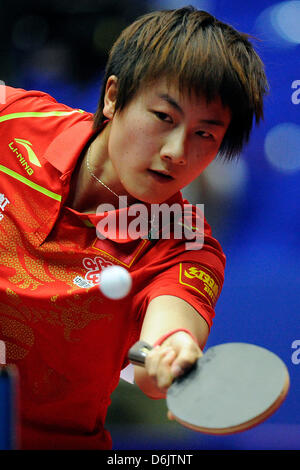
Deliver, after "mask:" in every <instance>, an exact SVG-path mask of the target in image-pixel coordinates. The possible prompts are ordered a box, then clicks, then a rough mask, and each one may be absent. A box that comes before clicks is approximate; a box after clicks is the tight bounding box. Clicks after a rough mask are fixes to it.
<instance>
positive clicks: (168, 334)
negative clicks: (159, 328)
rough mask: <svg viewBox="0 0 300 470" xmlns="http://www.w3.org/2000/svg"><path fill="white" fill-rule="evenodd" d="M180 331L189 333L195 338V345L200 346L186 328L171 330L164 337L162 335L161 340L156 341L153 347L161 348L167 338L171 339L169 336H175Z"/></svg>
mask: <svg viewBox="0 0 300 470" xmlns="http://www.w3.org/2000/svg"><path fill="white" fill-rule="evenodd" d="M178 331H183V332H184V333H188V334H189V335H190V336H191V337H192V338H193V340H194V341H195V343H197V344H198V341H197V339H196V338H195V336H194V335H193V334H192V333H191V332H190V331H189V330H186V329H185V328H177V329H176V330H171V331H169V332H168V333H165V334H164V335H162V336H161V337H160V338H158V340H156V341H155V343H154V344H153V347H154V348H155V346H160V345H161V344H162V343H163V342H164V341H165V340H166V339H167V338H169V336H172V335H174V334H175V333H177V332H178Z"/></svg>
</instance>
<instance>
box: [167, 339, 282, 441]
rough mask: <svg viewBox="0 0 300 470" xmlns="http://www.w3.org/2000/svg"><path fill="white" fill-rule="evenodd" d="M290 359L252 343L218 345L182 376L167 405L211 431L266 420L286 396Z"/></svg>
mask: <svg viewBox="0 0 300 470" xmlns="http://www.w3.org/2000/svg"><path fill="white" fill-rule="evenodd" d="M288 388H289V374H288V370H287V367H286V366H285V364H284V362H283V361H282V360H281V359H280V358H279V357H278V356H277V355H275V354H274V353H272V352H270V351H268V350H267V349H265V348H262V347H260V346H256V345H253V344H248V343H225V344H221V345H218V346H213V347H211V348H210V349H208V350H207V352H206V353H205V354H204V355H203V356H202V357H201V358H200V359H198V361H197V362H196V364H195V366H194V367H193V368H192V370H191V371H190V372H189V373H188V374H186V375H184V376H183V377H181V378H179V379H176V380H175V381H174V382H173V384H172V385H171V387H170V388H169V390H168V393H167V407H168V409H169V410H170V411H171V413H172V414H173V416H174V418H175V419H176V420H177V421H178V422H180V423H181V424H182V425H184V426H186V427H188V428H191V429H194V430H196V431H200V432H203V433H207V434H232V433H235V432H240V431H243V430H246V429H250V428H251V427H253V426H255V425H257V424H259V423H261V422H262V421H264V420H265V419H267V418H268V417H269V416H270V415H271V414H273V413H274V412H275V411H276V410H277V408H278V407H279V406H280V405H281V403H282V402H283V400H284V399H285V397H286V394H287V392H288Z"/></svg>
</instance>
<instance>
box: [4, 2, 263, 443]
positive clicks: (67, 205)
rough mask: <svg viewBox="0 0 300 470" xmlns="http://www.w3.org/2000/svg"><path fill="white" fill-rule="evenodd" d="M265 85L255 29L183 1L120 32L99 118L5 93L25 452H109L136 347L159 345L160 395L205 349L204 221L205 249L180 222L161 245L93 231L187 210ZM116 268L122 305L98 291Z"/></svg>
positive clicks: (214, 253) (8, 265) (241, 133)
mask: <svg viewBox="0 0 300 470" xmlns="http://www.w3.org/2000/svg"><path fill="white" fill-rule="evenodd" d="M266 90H267V81H266V77H265V73H264V67H263V64H262V62H261V60H260V58H259V57H258V55H257V53H256V52H255V51H254V48H253V47H252V45H251V43H250V42H249V38H248V36H247V35H245V34H242V33H239V32H237V31H235V30H234V29H233V28H232V27H230V26H228V25H226V24H224V23H222V22H220V21H218V20H217V19H215V18H214V17H213V16H211V15H210V14H208V13H206V12H203V11H198V10H196V9H194V8H192V7H187V8H182V9H178V10H169V11H158V12H152V13H149V14H147V15H146V16H143V17H142V18H139V19H138V20H137V21H135V22H134V23H133V24H132V25H130V26H129V27H128V28H127V29H125V30H124V31H123V33H122V34H121V36H120V37H119V39H118V40H117V41H116V43H115V44H114V46H113V48H112V50H111V53H110V56H109V60H108V64H107V68H106V75H105V77H104V80H103V89H102V94H101V98H100V101H99V107H98V109H97V112H96V113H95V115H91V114H89V113H87V112H84V111H82V110H78V109H75V110H74V109H71V108H69V107H68V106H65V105H63V104H61V103H58V102H56V101H55V99H54V98H52V97H50V96H49V95H47V94H45V93H43V92H38V91H25V90H22V89H13V88H10V87H7V88H6V90H5V92H6V100H5V103H3V104H2V105H1V117H0V132H1V140H0V142H1V154H0V160H1V162H0V171H1V194H0V196H1V201H0V206H1V211H0V216H1V223H0V244H1V245H0V246H1V251H0V273H1V278H0V279H1V284H0V286H1V290H0V306H1V308H0V339H1V340H2V341H4V342H5V344H6V351H7V362H8V363H14V364H16V365H17V367H18V370H19V375H20V406H21V429H20V431H21V434H20V435H21V440H20V447H21V448H22V449H109V448H111V446H112V441H111V437H110V435H109V433H108V432H107V431H106V430H105V417H106V412H107V408H108V406H109V403H110V396H111V393H112V391H113V390H114V389H115V387H116V386H117V384H118V380H119V376H120V371H121V370H122V368H124V367H125V366H126V365H127V364H128V361H127V353H128V350H129V348H130V346H131V345H132V344H133V343H134V342H135V341H136V340H138V339H139V338H142V339H143V340H145V341H147V342H149V343H151V344H155V343H156V344H157V345H158V346H157V347H156V348H154V350H153V351H152V352H151V353H150V354H149V356H148V358H147V364H146V368H145V369H142V368H138V367H137V368H136V374H135V380H136V383H137V384H138V386H139V387H140V388H141V389H142V390H143V391H144V392H145V393H146V394H147V395H148V396H150V397H153V398H161V397H164V396H165V392H166V389H167V387H168V386H169V385H170V383H171V381H172V379H173V378H174V377H176V376H178V375H180V374H181V373H182V372H183V371H184V370H185V369H186V368H188V367H190V366H191V365H192V364H193V362H194V361H195V360H196V359H197V357H199V356H200V355H201V354H202V353H201V350H202V348H203V347H204V345H205V342H206V340H207V336H208V334H209V330H210V328H211V325H212V320H213V317H214V307H215V303H216V301H217V299H218V297H219V295H220V291H221V288H222V284H223V277H224V265H225V256H224V254H223V252H222V249H221V247H220V245H219V243H218V242H217V241H216V240H215V239H214V238H213V236H212V233H211V230H210V227H209V225H208V223H207V222H206V221H205V224H204V242H203V246H199V249H195V248H196V246H195V247H191V246H190V245H189V246H188V248H187V245H186V238H185V237H184V236H182V237H181V238H180V237H179V238H178V237H177V238H176V237H175V236H174V230H175V225H176V220H175V219H174V220H175V222H174V220H173V221H172V223H170V226H171V229H170V230H171V231H170V236H168V237H165V236H163V234H162V230H161V227H160V226H159V224H158V229H157V226H155V227H154V225H155V223H152V225H151V222H153V220H152V221H151V220H150V219H151V218H152V217H150V215H149V226H148V225H147V227H148V228H149V236H148V238H147V237H146V236H144V235H141V236H140V237H138V238H136V237H133V236H128V237H127V238H126V237H125V238H124V237H123V236H121V235H122V234H121V232H117V233H111V232H110V231H109V230H106V232H105V234H103V233H101V227H102V228H103V225H101V224H100V225H99V223H100V222H101V221H103V220H104V218H105V217H106V216H107V214H109V215H110V216H116V220H119V218H120V217H121V216H122V215H123V216H124V213H127V212H129V209H130V208H132V207H133V205H134V204H135V203H139V204H143V205H144V207H145V208H146V209H150V208H151V207H152V206H153V205H155V204H156V205H157V204H161V203H165V204H166V205H168V206H171V205H172V204H175V203H176V204H177V207H178V206H179V207H180V208H182V210H183V211H184V210H185V209H186V207H188V206H187V204H186V202H184V201H183V199H182V196H181V193H180V190H181V189H182V188H183V187H185V186H186V185H188V184H189V183H191V181H193V180H194V179H195V178H196V177H198V176H199V175H200V174H201V173H202V172H203V170H204V169H205V168H206V167H207V166H208V165H209V163H210V162H212V161H213V160H214V159H215V157H216V155H217V154H220V155H222V156H223V158H224V159H231V158H233V157H235V156H236V155H237V154H238V153H239V152H240V151H241V149H242V147H243V145H244V144H245V143H246V142H247V141H248V138H249V135H250V132H251V129H252V125H253V120H254V119H255V120H256V122H259V121H260V119H261V118H262V116H263V96H264V94H265V92H266ZM1 96H2V95H1ZM121 196H123V199H122V201H124V200H126V202H127V206H126V207H121V208H120V207H119V200H120V197H121ZM125 196H126V198H125ZM103 204H110V205H111V206H110V207H111V210H110V211H109V213H107V212H105V211H104V210H103ZM99 205H102V209H101V210H100V209H99ZM106 207H107V206H106ZM97 208H98V211H97ZM189 210H190V207H189ZM147 214H148V213H147ZM125 215H126V214H125ZM128 216H129V214H128ZM195 217H196V212H195V208H194V209H193V216H192V218H191V219H190V220H191V225H193V221H194V218H195ZM128 220H130V218H129V217H128ZM144 220H145V213H144ZM157 223H158V222H157V221H156V224H157ZM147 224H148V215H147ZM96 227H97V232H96ZM99 227H100V228H99ZM153 229H155V230H156V232H155V233H156V234H157V233H159V234H160V235H159V236H156V237H154V235H153ZM157 230H158V231H157ZM123 235H124V234H123ZM127 235H128V233H127ZM127 235H126V236H127ZM112 264H117V265H121V266H123V267H125V268H127V269H128V270H129V272H130V273H131V276H132V281H133V287H132V290H131V292H130V295H128V296H127V297H125V298H123V299H120V300H109V299H107V298H106V297H104V296H103V295H102V294H101V292H100V291H99V279H100V273H101V271H102V270H103V269H104V268H105V267H107V266H109V265H112Z"/></svg>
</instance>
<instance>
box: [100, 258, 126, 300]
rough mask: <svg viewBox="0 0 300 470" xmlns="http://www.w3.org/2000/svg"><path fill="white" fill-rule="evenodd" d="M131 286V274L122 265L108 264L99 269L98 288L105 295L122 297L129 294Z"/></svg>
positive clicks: (115, 298) (111, 297) (114, 298)
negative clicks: (101, 269)
mask: <svg viewBox="0 0 300 470" xmlns="http://www.w3.org/2000/svg"><path fill="white" fill-rule="evenodd" d="M131 286H132V279H131V275H130V274H129V272H128V271H127V269H125V268H123V267H122V266H108V267H107V268H105V269H103V271H101V274H100V284H99V289H100V291H101V292H102V294H103V295H105V297H108V298H109V299H113V300H117V299H123V298H124V297H126V296H127V295H128V294H129V292H130V290H131Z"/></svg>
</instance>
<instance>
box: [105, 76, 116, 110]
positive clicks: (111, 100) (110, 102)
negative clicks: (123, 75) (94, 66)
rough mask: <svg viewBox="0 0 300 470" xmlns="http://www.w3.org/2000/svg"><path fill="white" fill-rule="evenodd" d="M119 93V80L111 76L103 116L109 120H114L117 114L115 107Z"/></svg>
mask: <svg viewBox="0 0 300 470" xmlns="http://www.w3.org/2000/svg"><path fill="white" fill-rule="evenodd" d="M117 93H118V78H117V77H116V76H115V75H111V76H110V77H109V78H108V80H107V82H106V87H105V95H104V106H103V114H104V116H105V117H107V118H108V119H112V118H113V116H114V114H115V105H116V101H117Z"/></svg>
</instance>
